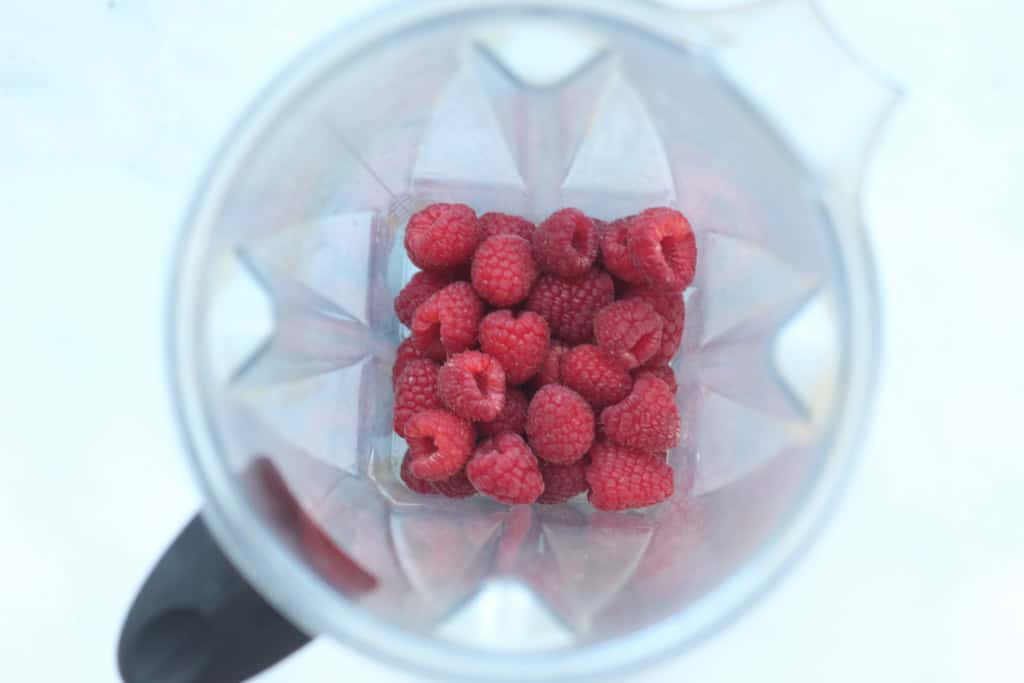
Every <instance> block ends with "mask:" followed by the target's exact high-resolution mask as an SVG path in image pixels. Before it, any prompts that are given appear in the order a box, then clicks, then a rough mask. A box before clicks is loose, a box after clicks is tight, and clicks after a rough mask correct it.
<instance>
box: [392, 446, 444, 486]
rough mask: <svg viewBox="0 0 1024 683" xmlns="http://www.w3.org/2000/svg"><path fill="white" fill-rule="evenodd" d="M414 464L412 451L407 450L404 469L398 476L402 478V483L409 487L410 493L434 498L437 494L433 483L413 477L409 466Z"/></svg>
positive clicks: (401, 469) (403, 460) (403, 462)
mask: <svg viewBox="0 0 1024 683" xmlns="http://www.w3.org/2000/svg"><path fill="white" fill-rule="evenodd" d="M411 464H412V451H410V450H406V451H405V457H404V458H402V467H401V468H400V469H399V471H398V474H399V475H400V476H401V477H402V483H404V484H405V485H406V487H408V489H409V490H410V491H413V492H415V493H419V494H422V495H424V496H432V495H435V494H436V493H437V490H436V489H435V488H434V485H433V483H431V482H429V481H424V480H423V479H417V478H416V477H414V476H412V473H411V472H410V471H409V465H411Z"/></svg>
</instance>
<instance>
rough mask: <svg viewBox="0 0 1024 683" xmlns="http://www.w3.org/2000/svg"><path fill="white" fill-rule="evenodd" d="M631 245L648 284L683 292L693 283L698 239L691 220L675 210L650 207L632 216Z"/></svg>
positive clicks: (634, 256)
mask: <svg viewBox="0 0 1024 683" xmlns="http://www.w3.org/2000/svg"><path fill="white" fill-rule="evenodd" d="M628 244H629V253H630V254H631V255H632V257H633V264H634V265H635V266H636V269H637V271H639V272H640V274H641V275H642V276H643V279H644V282H646V283H647V284H650V285H653V286H656V287H664V288H667V289H671V290H673V291H676V292H681V291H683V290H684V289H686V288H687V287H688V286H689V285H690V283H691V282H693V276H694V274H695V273H696V271H697V240H696V238H694V236H693V228H691V227H690V222H689V221H687V220H686V218H685V217H684V216H683V214H681V213H679V212H678V211H676V210H675V209H669V208H665V207H661V208H657V209H647V210H646V211H643V212H641V213H639V214H637V215H636V216H633V217H632V218H630V219H629V236H628Z"/></svg>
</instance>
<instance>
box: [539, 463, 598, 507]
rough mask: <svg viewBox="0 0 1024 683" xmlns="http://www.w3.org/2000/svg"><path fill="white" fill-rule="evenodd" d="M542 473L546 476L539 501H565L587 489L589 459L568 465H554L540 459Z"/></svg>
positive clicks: (547, 502) (549, 502)
mask: <svg viewBox="0 0 1024 683" xmlns="http://www.w3.org/2000/svg"><path fill="white" fill-rule="evenodd" d="M540 474H541V476H542V477H544V493H542V494H540V498H538V499H537V502H538V503H545V504H548V505H550V504H552V503H564V502H565V501H567V500H569V499H570V498H573V497H575V496H577V495H579V494H581V493H583V492H584V491H586V490H587V477H586V474H587V460H586V459H583V460H577V461H576V462H574V463H570V464H568V465H552V464H551V463H549V462H545V461H543V460H541V461H540Z"/></svg>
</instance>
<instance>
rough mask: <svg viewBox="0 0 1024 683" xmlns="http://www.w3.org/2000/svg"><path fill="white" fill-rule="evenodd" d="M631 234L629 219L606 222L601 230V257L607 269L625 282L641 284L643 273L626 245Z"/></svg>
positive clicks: (599, 234)
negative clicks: (638, 268)
mask: <svg viewBox="0 0 1024 683" xmlns="http://www.w3.org/2000/svg"><path fill="white" fill-rule="evenodd" d="M628 234H629V219H627V218H621V219H619V220H617V221H613V222H611V223H606V224H605V225H604V227H603V228H602V229H601V230H600V231H599V233H598V236H599V237H600V241H601V259H602V261H603V262H604V267H605V269H606V270H607V271H608V272H609V273H611V274H612V275H614V276H615V277H617V278H619V279H620V280H622V281H623V282H628V283H630V284H640V283H642V282H643V275H641V274H640V271H639V270H637V267H636V265H635V264H634V263H633V257H632V255H631V254H630V253H629V247H627V246H626V244H627V242H626V238H627V235H628Z"/></svg>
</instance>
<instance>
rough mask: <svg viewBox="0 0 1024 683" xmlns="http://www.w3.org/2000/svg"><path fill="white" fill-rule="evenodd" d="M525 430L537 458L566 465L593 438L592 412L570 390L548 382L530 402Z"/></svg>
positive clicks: (577, 456) (580, 397)
mask: <svg viewBox="0 0 1024 683" xmlns="http://www.w3.org/2000/svg"><path fill="white" fill-rule="evenodd" d="M526 433H527V435H528V436H529V437H530V446H531V447H532V448H533V452H534V453H536V454H537V457H538V458H543V459H544V460H547V461H548V462H553V463H555V464H563V465H564V464H568V463H570V462H573V461H575V460H579V459H580V458H582V457H583V456H584V454H586V452H587V449H589V448H590V444H591V443H593V441H594V411H593V410H591V408H590V405H589V404H588V403H587V402H586V401H585V400H583V397H582V396H580V395H579V394H577V393H576V392H575V391H573V390H572V389H567V388H566V387H563V386H561V385H560V384H549V385H547V386H545V387H541V389H540V390H538V391H537V393H536V394H534V397H533V400H532V401H530V409H529V410H528V411H527V413H526Z"/></svg>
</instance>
